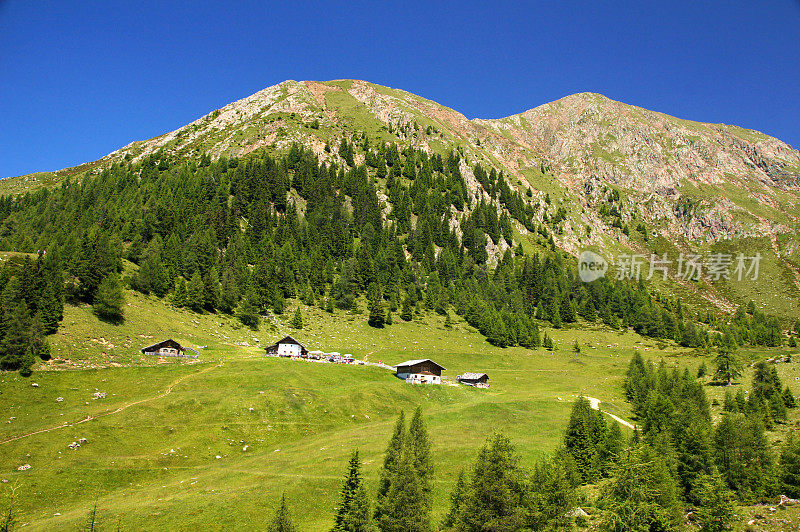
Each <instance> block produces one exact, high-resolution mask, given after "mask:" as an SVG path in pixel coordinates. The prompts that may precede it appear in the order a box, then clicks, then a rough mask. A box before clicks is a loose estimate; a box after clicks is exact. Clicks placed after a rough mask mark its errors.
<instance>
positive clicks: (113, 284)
mask: <svg viewBox="0 0 800 532" xmlns="http://www.w3.org/2000/svg"><path fill="white" fill-rule="evenodd" d="M124 305H125V295H124V294H123V293H122V286H121V285H120V282H119V275H117V274H116V273H111V274H109V275H108V276H107V277H106V278H105V279H103V281H102V282H101V283H100V286H99V287H98V288H97V293H96V295H95V301H94V304H93V305H92V310H93V311H94V313H95V314H96V315H97V317H98V318H100V319H101V320H103V321H107V322H109V323H114V324H119V323H122V322H123V321H124V320H125V309H124Z"/></svg>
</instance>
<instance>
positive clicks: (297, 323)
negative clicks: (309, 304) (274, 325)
mask: <svg viewBox="0 0 800 532" xmlns="http://www.w3.org/2000/svg"><path fill="white" fill-rule="evenodd" d="M289 325H291V326H292V328H294V329H302V328H303V314H302V312H300V307H297V309H296V310H295V311H294V316H292V321H291V322H290V323H289Z"/></svg>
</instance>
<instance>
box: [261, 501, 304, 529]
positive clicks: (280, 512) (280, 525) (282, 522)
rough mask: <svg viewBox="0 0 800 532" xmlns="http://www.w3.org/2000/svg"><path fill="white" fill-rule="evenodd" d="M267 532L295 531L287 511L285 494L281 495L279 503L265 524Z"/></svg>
mask: <svg viewBox="0 0 800 532" xmlns="http://www.w3.org/2000/svg"><path fill="white" fill-rule="evenodd" d="M267 532H297V527H295V526H294V522H293V521H292V515H291V514H290V513H289V507H288V506H287V505H286V494H283V495H282V496H281V505H280V506H279V507H278V509H277V510H276V511H275V516H274V517H273V518H272V521H270V523H269V525H268V526H267Z"/></svg>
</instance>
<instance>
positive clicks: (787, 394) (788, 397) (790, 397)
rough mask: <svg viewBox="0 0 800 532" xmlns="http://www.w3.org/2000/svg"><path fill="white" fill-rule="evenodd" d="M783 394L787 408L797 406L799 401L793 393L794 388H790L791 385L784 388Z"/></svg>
mask: <svg viewBox="0 0 800 532" xmlns="http://www.w3.org/2000/svg"><path fill="white" fill-rule="evenodd" d="M782 396H783V404H784V405H786V408H796V407H797V401H795V398H794V394H793V393H792V390H790V389H789V386H786V387H785V388H784V389H783V393H782Z"/></svg>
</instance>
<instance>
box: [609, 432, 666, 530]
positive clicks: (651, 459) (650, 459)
mask: <svg viewBox="0 0 800 532" xmlns="http://www.w3.org/2000/svg"><path fill="white" fill-rule="evenodd" d="M598 504H599V506H600V507H601V508H603V510H604V512H603V521H602V523H601V527H602V529H603V530H608V531H610V532H629V531H632V530H637V531H639V530H641V531H646V530H673V529H675V528H676V527H677V525H678V523H679V520H680V517H681V512H680V500H679V498H678V496H677V489H676V485H675V480H674V479H673V477H672V475H671V473H670V470H669V467H668V466H667V464H666V463H665V462H664V459H663V458H662V456H661V455H660V454H659V453H658V452H656V451H655V450H654V449H653V448H651V447H650V446H648V445H643V446H641V447H639V448H636V449H634V450H632V451H630V452H628V453H623V456H622V458H621V459H620V461H619V463H618V464H617V466H616V467H615V468H614V475H613V476H612V479H611V481H610V482H609V483H608V484H606V485H605V486H604V487H603V489H602V491H601V494H600V498H599V500H598Z"/></svg>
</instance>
